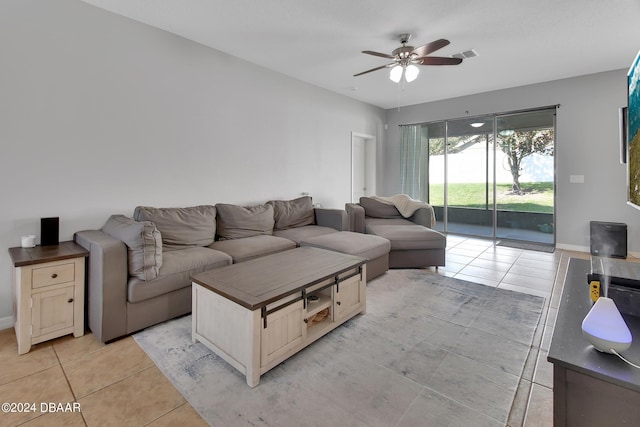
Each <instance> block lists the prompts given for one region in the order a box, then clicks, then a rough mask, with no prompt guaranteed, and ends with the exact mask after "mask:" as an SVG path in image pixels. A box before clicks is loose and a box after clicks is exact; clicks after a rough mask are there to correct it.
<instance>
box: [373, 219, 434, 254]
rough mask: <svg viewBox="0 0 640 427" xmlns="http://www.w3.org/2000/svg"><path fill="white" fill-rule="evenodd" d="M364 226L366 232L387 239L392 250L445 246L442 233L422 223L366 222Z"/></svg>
mask: <svg viewBox="0 0 640 427" xmlns="http://www.w3.org/2000/svg"><path fill="white" fill-rule="evenodd" d="M366 228H367V229H366V232H367V233H369V234H375V235H376V236H380V237H384V238H385V239H388V240H389V241H390V242H391V250H392V251H397V250H399V251H405V250H414V249H444V248H445V247H446V246H447V238H446V237H445V235H444V234H442V233H439V232H437V231H435V230H432V229H430V228H427V227H423V226H422V225H416V224H413V225H390V224H368V225H367V227H366Z"/></svg>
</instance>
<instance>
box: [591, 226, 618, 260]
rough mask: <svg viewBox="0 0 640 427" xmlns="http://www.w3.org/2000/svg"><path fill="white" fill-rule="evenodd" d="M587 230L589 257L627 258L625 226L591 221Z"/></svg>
mask: <svg viewBox="0 0 640 427" xmlns="http://www.w3.org/2000/svg"><path fill="white" fill-rule="evenodd" d="M589 228H590V231H591V238H590V244H591V255H595V256H603V257H610V258H626V257H627V224H624V223H621V222H600V221H591V222H590V223H589Z"/></svg>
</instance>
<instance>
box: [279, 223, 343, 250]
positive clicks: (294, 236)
mask: <svg viewBox="0 0 640 427" xmlns="http://www.w3.org/2000/svg"><path fill="white" fill-rule="evenodd" d="M337 232H338V230H336V229H335V228H331V227H322V226H320V225H305V226H304V227H296V228H288V229H286V230H276V231H274V232H273V235H274V236H278V237H284V238H285V239H289V240H293V241H294V242H296V245H298V246H300V243H302V241H303V240H306V239H309V238H311V237H315V236H321V235H323V234H329V233H337Z"/></svg>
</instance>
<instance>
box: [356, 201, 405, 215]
mask: <svg viewBox="0 0 640 427" xmlns="http://www.w3.org/2000/svg"><path fill="white" fill-rule="evenodd" d="M360 206H362V207H363V208H364V214H365V216H370V217H372V218H402V215H401V214H400V211H398V209H396V207H395V206H393V205H388V204H386V203H382V202H380V201H378V200H376V199H372V198H371V197H360Z"/></svg>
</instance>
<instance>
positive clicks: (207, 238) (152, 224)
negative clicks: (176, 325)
mask: <svg viewBox="0 0 640 427" xmlns="http://www.w3.org/2000/svg"><path fill="white" fill-rule="evenodd" d="M348 226H349V225H348V217H347V214H346V212H345V211H343V210H338V209H320V208H314V207H313V205H312V202H311V198H310V197H302V198H299V199H295V200H290V201H270V202H267V203H266V204H263V205H257V206H249V207H246V206H236V205H229V204H217V205H215V206H213V205H204V206H194V207H187V208H153V207H145V206H139V207H137V208H136V209H135V211H134V214H133V217H132V218H129V217H126V216H124V215H113V216H111V217H110V218H109V219H108V221H107V222H106V223H105V225H104V226H103V227H102V228H101V229H100V230H85V231H79V232H77V233H75V237H74V239H75V241H76V242H77V243H78V244H80V245H81V246H83V247H84V248H86V249H87V250H88V251H89V259H88V269H87V276H88V277H87V287H88V288H87V312H88V319H87V322H88V326H89V329H91V331H92V332H93V334H94V335H95V336H96V338H97V339H98V340H99V341H101V342H107V341H110V340H113V339H116V338H119V337H122V336H124V335H128V334H131V333H133V332H136V331H138V330H141V329H144V328H146V327H148V326H151V325H154V324H157V323H160V322H163V321H165V320H168V319H172V318H174V317H177V316H180V315H183V314H187V313H189V312H191V279H190V278H191V276H192V275H194V274H197V273H199V272H202V271H206V270H210V269H214V268H218V267H222V266H225V265H229V264H232V263H239V262H243V261H246V260H249V259H252V258H256V257H260V256H265V255H269V254H272V253H276V252H280V251H285V250H289V249H293V248H295V247H296V246H299V245H300V244H301V243H302V242H303V241H304V240H305V239H311V238H314V237H318V236H323V235H327V234H330V233H338V232H341V231H344V230H347V229H348ZM387 252H388V249H387Z"/></svg>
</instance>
